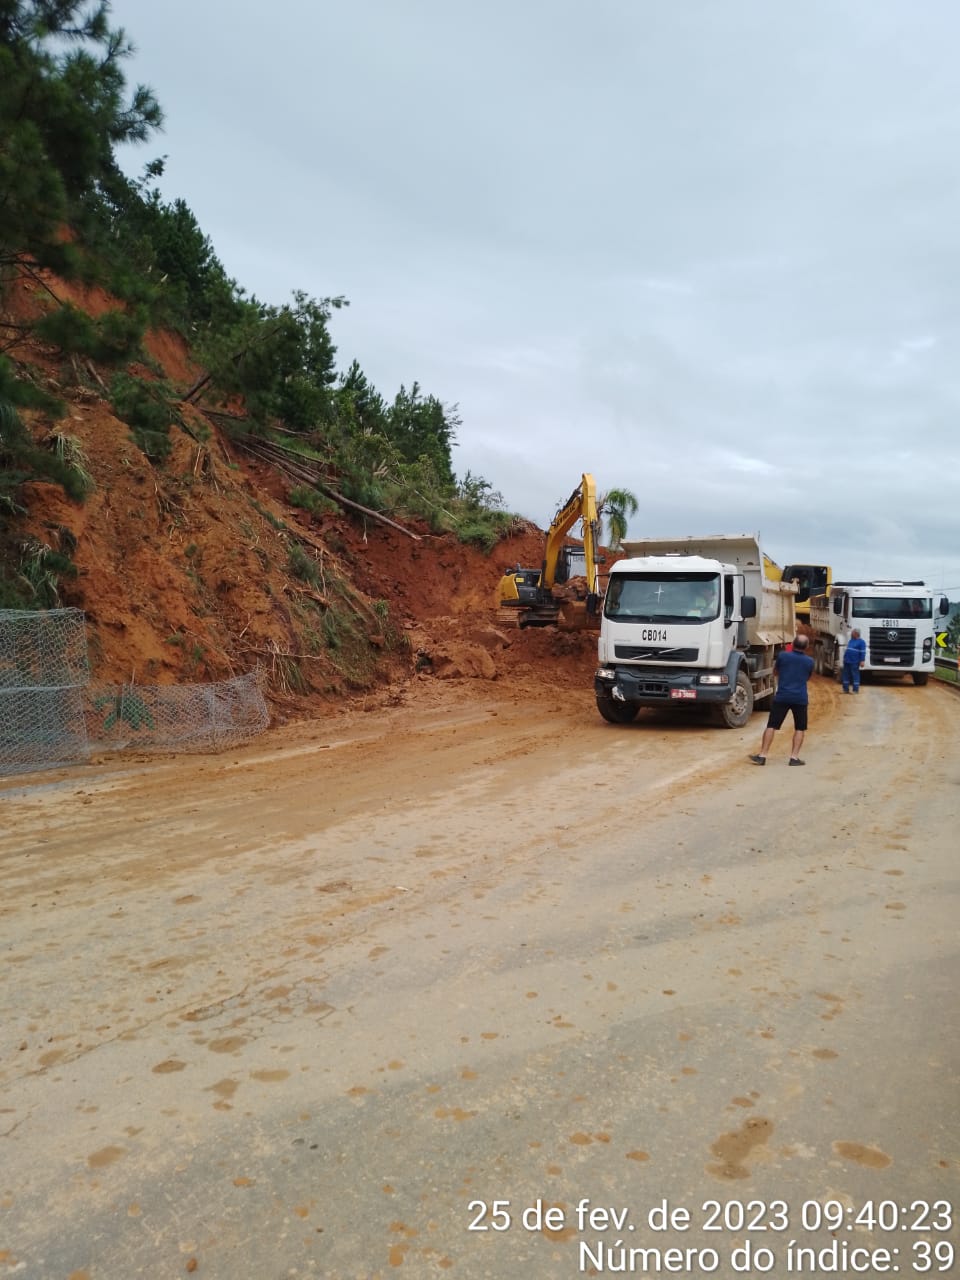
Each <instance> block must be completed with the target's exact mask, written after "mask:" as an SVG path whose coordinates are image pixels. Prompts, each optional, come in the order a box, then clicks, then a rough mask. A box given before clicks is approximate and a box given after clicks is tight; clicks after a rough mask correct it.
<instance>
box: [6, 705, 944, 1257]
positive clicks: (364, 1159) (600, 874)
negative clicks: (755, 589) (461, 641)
mask: <svg viewBox="0 0 960 1280" xmlns="http://www.w3.org/2000/svg"><path fill="white" fill-rule="evenodd" d="M422 687H423V689H424V690H425V692H424V694H423V697H422V699H419V700H413V699H411V700H410V702H409V704H408V705H407V706H400V707H395V708H391V709H389V710H386V711H378V712H374V713H371V714H368V715H365V716H364V715H361V714H356V715H354V716H352V717H344V718H338V719H336V720H331V721H328V722H325V723H323V724H316V723H313V724H310V725H300V726H292V727H287V728H284V729H281V730H278V731H274V732H272V733H270V734H269V735H267V736H266V737H265V738H262V739H260V740H259V741H258V742H256V743H253V744H251V745H250V746H248V747H246V748H244V749H243V750H241V751H235V752H232V753H230V754H227V755H221V756H216V757H189V756H186V757H180V758H176V759H164V760H156V759H154V760H148V759H138V760H133V761H131V760H129V759H121V758H120V757H114V758H111V759H109V760H104V761H101V762H99V763H95V764H92V765H90V766H87V767H85V768H78V769H71V770H69V771H64V772H60V773H55V774H47V775H34V776H32V777H30V778H12V779H6V780H3V781H2V782H0V812H2V815H3V821H2V830H0V945H2V959H3V969H2V972H3V977H2V987H0V993H2V994H0V1027H2V1059H0V1276H3V1275H7V1274H9V1275H17V1276H25V1277H44V1278H46V1277H56V1278H61V1277H62V1278H63V1280H67V1278H68V1277H72V1278H73V1280H100V1278H101V1277H105V1278H109V1280H128V1278H130V1277H139V1276H147V1277H176V1276H181V1275H187V1274H192V1273H196V1274H197V1276H199V1277H216V1278H217V1280H237V1278H238V1277H256V1278H257V1280H259V1278H261V1277H267V1278H271V1280H272V1278H274V1277H286V1276H305V1275H318V1276H327V1277H338V1278H339V1277H354V1276H359V1277H374V1276H377V1277H387V1276H416V1277H419V1276H441V1275H451V1276H459V1277H469V1278H471V1280H472V1278H473V1277H486V1276H491V1277H514V1276H523V1277H532V1278H533V1280H539V1278H540V1277H558V1278H563V1277H573V1276H577V1275H602V1274H605V1273H606V1272H607V1271H618V1272H621V1273H623V1272H626V1273H629V1274H638V1275H654V1274H681V1275H687V1276H692V1275H717V1276H723V1277H728V1276H734V1275H744V1274H746V1275H762V1274H769V1273H771V1272H772V1273H773V1274H775V1275H781V1276H782V1275H786V1274H792V1273H797V1274H808V1275H809V1274H828V1273H829V1274H838V1275H854V1274H857V1275H864V1274H866V1275H880V1274H888V1273H891V1274H895V1273H896V1268H899V1275H900V1276H910V1275H920V1274H923V1275H942V1274H951V1273H955V1274H960V1268H958V1265H957V1264H956V1263H955V1262H954V1260H953V1250H954V1249H960V1240H958V1233H957V1228H956V1216H955V1212H956V1211H960V1176H958V1175H960V1122H958V1115H960V1107H958V1102H960V1089H958V1078H960V1072H958V1057H960V1053H958V1050H960V1035H958V1022H960V1000H958V995H957V992H958V990H960V963H958V931H957V915H958V913H957V906H958V899H957V880H958V870H957V856H956V845H957V815H958V811H960V803H958V801H960V699H958V698H956V697H955V696H953V695H952V694H951V693H950V692H949V691H948V690H946V689H943V688H941V687H933V686H931V687H928V688H925V689H915V688H913V687H912V686H902V687H897V686H890V687H866V688H864V690H863V691H862V693H861V694H860V695H859V696H858V697H856V698H854V697H853V696H848V697H842V696H841V695H840V693H839V690H838V688H837V686H836V685H833V684H831V683H828V682H827V681H825V680H818V681H815V682H814V688H813V700H814V706H813V714H812V728H811V733H810V735H809V738H808V744H807V749H806V751H805V753H804V754H805V755H806V758H807V761H808V764H807V767H806V768H804V769H791V768H788V767H787V765H786V758H787V746H788V742H787V739H786V734H785V733H781V734H779V735H778V741H777V743H776V745H775V748H774V751H773V753H772V755H771V759H770V761H769V763H768V765H767V766H766V767H765V768H763V769H760V768H756V767H755V766H752V765H750V764H749V763H748V761H747V759H746V757H747V755H748V753H749V752H750V751H753V750H755V749H756V746H757V743H758V741H759V736H760V731H761V729H762V725H763V717H762V715H757V716H755V717H754V719H753V722H752V723H751V725H750V727H749V729H748V730H744V731H734V732H729V731H723V730H719V729H715V728H712V727H710V726H708V725H706V724H704V723H703V722H702V721H698V720H697V719H696V718H693V717H691V718H687V719H685V720H682V721H675V722H671V721H668V720H658V719H657V718H656V717H653V716H645V717H642V718H641V720H640V721H639V722H638V723H637V724H635V725H632V726H629V727H626V728H621V727H614V726H611V725H607V724H605V723H604V722H603V721H601V720H600V719H599V717H598V716H597V714H596V712H595V710H594V708H593V706H592V700H591V696H590V694H589V692H588V691H579V690H578V691H577V692H575V693H573V694H570V693H568V692H566V691H563V690H557V691H555V692H553V691H550V690H546V689H545V690H543V691H541V693H540V694H539V695H534V694H532V693H531V692H530V691H529V690H527V691H513V692H511V691H510V689H509V687H506V686H500V685H498V684H496V683H495V684H484V683H482V682H474V681H469V682H468V681H463V682H456V683H450V684H448V685H446V686H443V687H441V686H440V685H437V684H430V683H429V682H427V683H424V684H423V686H422ZM951 1206H952V1207H951ZM624 1215H625V1216H624ZM804 1250H806V1252H802V1251H804ZM671 1251H677V1252H671ZM744 1251H746V1252H744ZM764 1251H766V1252H764ZM658 1269H659V1270H658Z"/></svg>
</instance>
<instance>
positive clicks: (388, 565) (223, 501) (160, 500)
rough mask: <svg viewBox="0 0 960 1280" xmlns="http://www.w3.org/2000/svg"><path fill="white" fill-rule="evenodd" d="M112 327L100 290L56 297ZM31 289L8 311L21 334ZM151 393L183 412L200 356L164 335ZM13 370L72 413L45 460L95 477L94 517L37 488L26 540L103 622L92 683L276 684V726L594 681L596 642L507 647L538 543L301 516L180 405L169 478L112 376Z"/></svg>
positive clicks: (51, 434) (211, 422)
mask: <svg viewBox="0 0 960 1280" xmlns="http://www.w3.org/2000/svg"><path fill="white" fill-rule="evenodd" d="M51 287H54V288H55V292H56V294H57V296H58V297H60V298H62V299H63V300H65V301H70V302H72V303H74V305H76V306H78V307H81V308H82V309H84V310H85V311H87V312H88V313H89V314H92V315H98V314H100V313H102V312H103V311H104V310H106V309H107V308H108V307H109V306H111V305H112V303H111V300H110V298H109V297H108V296H107V295H106V294H104V293H103V292H102V291H100V290H94V289H84V288H81V287H79V286H71V285H68V284H65V283H64V282H61V281H56V282H52V284H51ZM40 305H41V302H40V294H39V293H38V291H37V290H36V288H35V287H31V288H26V287H21V288H20V289H19V290H18V291H16V292H15V293H14V296H13V297H12V298H8V300H7V314H8V316H11V317H17V316H19V317H20V318H21V319H22V318H23V317H25V316H27V315H29V314H31V313H34V314H35V313H36V311H37V309H38V308H39V306H40ZM145 348H146V353H147V355H148V358H149V360H150V365H149V366H147V365H140V366H134V367H133V370H132V371H134V372H137V373H138V374H140V375H141V376H146V377H151V376H152V377H159V376H162V377H164V378H166V379H167V380H168V382H169V383H170V384H171V385H173V386H175V387H176V388H177V389H178V390H179V391H181V392H184V391H186V389H187V388H188V387H189V386H191V385H192V383H193V382H194V381H195V380H196V378H197V376H198V372H199V371H198V369H197V367H196V365H195V364H194V363H193V361H192V360H191V358H190V353H189V351H188V349H187V347H186V345H185V344H184V342H183V341H182V340H181V339H180V338H179V337H178V336H176V335H173V334H170V333H158V332H153V333H150V334H148V336H147V339H146V341H145ZM16 355H17V357H18V358H19V359H23V360H25V361H28V362H29V363H31V364H32V365H33V367H34V369H35V372H36V374H37V375H38V376H39V377H40V379H41V380H42V381H44V382H45V383H46V385H47V386H48V388H49V389H50V390H51V391H52V392H54V393H55V394H56V395H58V396H59V397H60V398H61V399H62V400H63V401H64V403H65V405H66V413H65V416H64V417H63V418H61V419H60V420H58V421H56V422H53V421H49V420H45V419H43V418H42V417H41V416H39V415H33V416H32V417H31V416H30V415H27V416H28V418H29V425H30V426H31V428H32V430H33V431H34V434H35V436H36V438H37V439H38V441H40V442H41V443H43V444H45V445H46V446H47V447H50V448H57V447H59V448H60V449H66V450H67V451H68V452H69V454H70V456H71V457H73V458H75V459H77V460H78V461H79V463H80V465H81V466H82V467H83V469H84V470H85V471H86V472H87V473H88V474H89V477H90V481H91V487H90V491H89V493H88V495H87V497H86V499H85V500H84V501H83V502H78V501H74V500H72V499H70V498H69V497H67V495H66V494H65V493H64V492H63V491H62V490H61V489H60V488H59V487H58V486H56V485H53V484H41V483H36V484H33V485H30V486H28V488H27V494H26V497H27V504H28V515H27V518H26V520H25V522H24V525H23V528H22V530H21V531H20V532H19V536H20V537H25V538H28V539H32V540H33V545H34V547H37V546H41V547H48V548H50V549H51V550H53V551H57V552H60V553H63V554H67V555H69V557H70V559H71V560H72V562H73V564H74V565H75V566H76V576H75V577H72V578H70V577H67V578H64V579H63V581H62V588H61V600H62V603H63V604H65V605H72V606H76V607H79V608H82V609H83V610H84V611H85V613H86V616H87V619H88V637H89V642H90V655H91V665H92V668H93V676H94V678H95V679H96V680H101V681H105V682H117V681H122V680H131V679H134V680H136V681H139V682H141V683H158V684H163V683H172V682H178V683H184V682H200V681H207V680H216V679H223V678H225V677H228V676H231V675H235V674H240V673H242V672H245V671H249V670H252V669H254V668H255V667H258V666H259V667H260V668H261V669H262V671H263V672H264V674H265V676H266V679H267V687H268V695H269V697H270V699H271V701H272V703H273V705H274V710H275V711H276V712H277V713H278V715H279V716H280V718H286V719H289V718H299V717H300V716H309V715H313V714H317V713H320V712H323V713H326V712H329V711H330V710H333V709H335V708H337V707H340V706H342V705H344V704H345V703H347V702H349V701H350V700H352V699H361V700H362V701H363V702H364V704H366V705H374V704H376V703H377V702H396V701H398V700H400V699H401V698H403V697H404V691H405V690H406V689H407V688H408V686H409V685H410V683H411V681H413V682H421V683H422V682H423V681H425V680H430V679H480V680H494V679H503V678H507V677H509V678H511V679H515V680H517V681H519V682H520V683H521V684H522V683H523V682H524V681H525V680H527V679H530V678H532V677H533V673H534V672H535V671H536V672H538V673H540V674H539V676H538V678H542V673H543V670H544V668H547V669H548V671H549V675H550V679H551V681H553V682H554V683H557V682H560V683H563V682H565V681H570V682H572V683H577V684H580V683H582V681H583V679H584V678H585V677H588V676H589V671H590V668H591V666H592V661H593V653H594V652H595V640H594V638H593V637H590V636H586V637H583V636H570V635H563V634H558V633H557V632H554V631H552V630H551V631H550V632H549V633H538V632H524V633H520V632H519V631H517V630H515V629H512V630H509V629H508V630H504V629H503V625H502V619H501V618H500V617H498V614H497V610H496V606H495V603H494V598H495V590H496V585H497V582H498V581H499V578H500V576H501V574H502V573H503V570H504V568H506V567H507V566H509V565H513V564H517V563H522V564H524V565H529V566H538V565H539V564H540V562H541V560H542V557H543V546H544V536H545V535H544V534H543V533H542V532H541V531H540V530H538V529H536V528H535V527H534V526H532V525H527V526H524V527H523V529H522V530H521V531H520V532H519V533H518V534H517V535H516V536H514V537H511V538H508V539H505V540H504V541H503V542H502V543H501V544H500V545H499V546H498V547H497V548H496V549H495V550H494V552H493V553H492V554H490V555H487V554H485V553H484V552H482V551H481V550H479V549H478V548H476V547H472V546H466V545H464V544H462V543H460V542H459V541H457V539H456V538H455V537H453V536H452V535H442V536H437V535H434V534H432V533H431V532H430V531H429V529H428V528H427V527H426V526H424V525H422V524H417V523H411V525H410V532H411V533H412V534H414V535H415V536H414V537H408V536H405V535H404V534H403V533H401V532H399V531H397V530H395V529H391V528H388V527H386V526H384V525H382V524H380V523H378V522H376V521H374V520H372V519H364V518H363V517H358V516H356V515H348V514H345V513H341V512H333V513H324V514H318V515H314V514H311V513H309V512H307V511H305V510H302V509H300V508H297V507H294V506H292V505H290V503H289V501H288V496H289V495H288V486H287V485H286V483H285V481H284V480H283V479H282V478H281V477H280V476H279V475H278V473H277V472H276V471H274V470H272V469H271V468H270V467H268V466H266V465H264V464H261V463H259V462H256V461H254V460H252V459H250V458H249V457H248V456H247V455H245V454H243V453H242V452H240V451H239V450H237V449H235V448H234V447H233V446H232V445H231V444H230V442H229V440H228V439H227V438H226V437H225V436H224V435H223V433H222V432H221V431H220V430H219V428H218V426H217V424H216V419H210V418H208V417H207V416H206V415H204V414H203V413H201V412H200V411H199V410H197V409H195V408H193V407H192V406H190V405H180V406H179V412H180V414H181V417H182V421H181V423H180V424H179V425H175V426H173V427H172V429H171V432H170V439H171V442H172V450H171V453H170V456H169V458H168V459H167V460H166V461H165V462H164V463H163V464H162V465H161V466H154V465H153V464H151V462H150V461H149V460H148V459H147V457H146V456H145V455H144V454H143V452H142V450H141V449H140V448H139V447H138V445H137V444H136V442H135V441H134V439H133V437H132V434H131V432H130V429H129V428H128V426H127V425H126V424H125V423H123V422H122V421H120V420H119V419H118V418H117V417H116V415H115V414H114V412H113V410H112V408H111V405H110V401H109V395H108V391H107V383H108V381H109V378H110V373H109V371H107V370H100V371H98V370H97V369H95V368H94V367H93V366H92V365H90V364H89V362H77V361H73V362H70V363H68V364H64V362H63V360H62V357H61V356H60V355H59V353H58V352H57V351H55V350H54V349H53V348H44V347H43V346H42V345H38V344H29V345H27V346H24V347H23V348H18V349H17V351H16Z"/></svg>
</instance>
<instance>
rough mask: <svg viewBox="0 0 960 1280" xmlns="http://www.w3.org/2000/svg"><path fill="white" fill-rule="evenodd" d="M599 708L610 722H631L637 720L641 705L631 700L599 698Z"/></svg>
mask: <svg viewBox="0 0 960 1280" xmlns="http://www.w3.org/2000/svg"><path fill="white" fill-rule="evenodd" d="M597 710H598V711H599V712H600V714H601V715H602V716H603V718H604V720H607V721H609V722H610V724H630V723H631V721H633V720H636V718H637V712H638V711H639V710H640V708H639V707H635V706H633V705H632V704H631V703H629V702H614V700H613V698H601V697H598V698H597Z"/></svg>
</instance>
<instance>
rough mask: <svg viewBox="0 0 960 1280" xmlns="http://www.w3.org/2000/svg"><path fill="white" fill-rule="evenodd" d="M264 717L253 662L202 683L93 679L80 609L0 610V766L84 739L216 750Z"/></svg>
mask: <svg viewBox="0 0 960 1280" xmlns="http://www.w3.org/2000/svg"><path fill="white" fill-rule="evenodd" d="M269 722H270V716H269V712H268V710H267V704H266V700H265V698H264V696H263V689H262V687H261V680H260V677H259V673H258V672H251V673H250V674H248V675H243V676H235V677H234V678H232V679H230V680H221V681H217V682H216V683H210V684H188V685H138V684H123V685H93V684H91V683H90V674H89V663H88V659H87V642H86V627H85V619H84V615H83V612H82V611H81V610H80V609H51V610H47V611H44V612H37V613H29V612H21V611H20V610H11V609H2V610H0V775H3V774H10V773H23V772H28V771H33V770H36V769H49V768H54V767H55V766H58V765H64V764H74V763H77V762H79V761H82V760H84V759H85V758H86V757H87V756H88V755H89V752H90V750H91V749H92V748H97V749H101V750H111V751H119V750H123V749H125V748H130V747H132V748H135V749H136V750H138V751H151V750H153V751H219V750H223V749H224V748H226V747H229V746H234V745H236V744H239V743H241V742H244V741H246V740H247V739H248V738H252V737H255V736H256V735H257V734H260V733H263V732H264V730H265V729H266V728H267V726H268V725H269Z"/></svg>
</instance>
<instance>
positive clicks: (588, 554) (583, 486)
mask: <svg viewBox="0 0 960 1280" xmlns="http://www.w3.org/2000/svg"><path fill="white" fill-rule="evenodd" d="M578 520H582V521H583V553H584V556H585V558H586V563H587V589H588V591H590V592H591V593H593V594H597V593H598V590H599V578H598V573H599V569H598V563H597V557H598V554H599V549H600V518H599V516H598V515H597V486H596V482H595V481H594V478H593V476H592V475H588V474H584V475H583V477H582V479H581V481H580V484H578V485H577V487H576V489H574V491H573V493H571V495H570V497H569V498H568V499H567V500H566V502H565V503H564V504H563V506H562V507H561V508H560V510H559V511H558V512H557V514H556V515H555V516H554V518H553V523H552V524H551V526H550V528H549V530H548V531H547V545H546V548H545V552H544V559H543V568H542V569H541V571H540V586H541V587H542V588H543V589H544V590H545V591H551V590H552V589H553V587H554V586H555V585H556V581H557V562H558V560H559V559H560V552H561V550H562V548H563V540H564V538H566V536H567V534H568V533H569V532H570V530H571V529H572V528H573V526H574V525H575V524H576V523H577V521H578Z"/></svg>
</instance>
